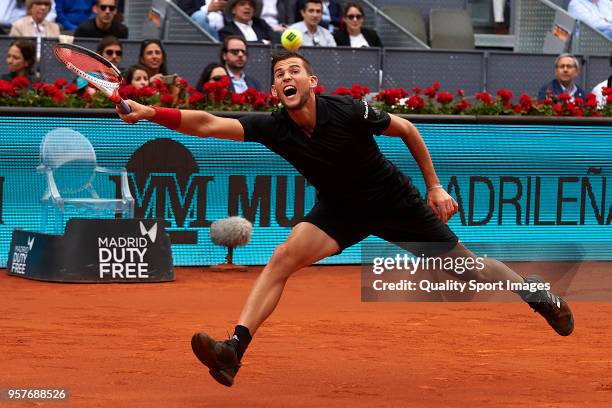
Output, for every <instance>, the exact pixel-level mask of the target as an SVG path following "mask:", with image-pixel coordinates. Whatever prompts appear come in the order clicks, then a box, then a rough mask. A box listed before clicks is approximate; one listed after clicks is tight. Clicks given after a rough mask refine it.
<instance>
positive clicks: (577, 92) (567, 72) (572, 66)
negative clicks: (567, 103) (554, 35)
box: [538, 54, 586, 101]
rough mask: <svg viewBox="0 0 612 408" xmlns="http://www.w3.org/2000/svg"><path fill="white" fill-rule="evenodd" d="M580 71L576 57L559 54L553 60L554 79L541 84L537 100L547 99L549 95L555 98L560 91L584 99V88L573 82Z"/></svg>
mask: <svg viewBox="0 0 612 408" xmlns="http://www.w3.org/2000/svg"><path fill="white" fill-rule="evenodd" d="M579 73H580V64H579V63H578V59H577V58H576V57H574V56H573V55H572V54H561V55H559V56H558V57H557V59H556V60H555V79H553V80H552V81H551V82H549V83H547V84H544V85H542V87H541V88H540V92H538V101H542V100H545V99H548V98H549V97H553V98H556V97H558V96H559V95H560V94H562V93H567V94H569V96H570V97H571V99H570V100H571V101H574V98H582V99H583V100H584V99H585V96H586V92H584V89H582V88H581V87H579V86H578V85H576V84H575V81H576V78H577V77H578V74H579Z"/></svg>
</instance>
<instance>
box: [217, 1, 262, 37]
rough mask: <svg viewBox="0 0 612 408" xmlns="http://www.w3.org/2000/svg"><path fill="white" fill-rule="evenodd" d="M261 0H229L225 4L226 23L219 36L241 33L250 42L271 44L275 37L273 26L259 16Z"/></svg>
mask: <svg viewBox="0 0 612 408" xmlns="http://www.w3.org/2000/svg"><path fill="white" fill-rule="evenodd" d="M261 7H262V5H261V0H229V1H228V2H227V5H226V6H225V10H224V13H225V18H226V24H225V27H223V28H222V29H221V30H219V38H220V39H221V40H224V39H225V37H227V36H230V35H241V36H243V37H244V38H246V40H247V41H249V42H263V43H264V44H270V43H271V42H272V39H273V38H274V32H273V31H272V27H270V26H269V25H268V23H266V22H265V21H264V20H262V19H261V18H259V17H258V16H259V15H260V13H261Z"/></svg>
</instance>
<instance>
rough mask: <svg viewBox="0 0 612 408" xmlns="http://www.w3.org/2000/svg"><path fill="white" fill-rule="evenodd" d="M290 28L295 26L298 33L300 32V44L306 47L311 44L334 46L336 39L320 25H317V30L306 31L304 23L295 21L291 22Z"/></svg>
mask: <svg viewBox="0 0 612 408" xmlns="http://www.w3.org/2000/svg"><path fill="white" fill-rule="evenodd" d="M289 27H290V28H295V29H296V30H298V31H299V32H300V33H302V45H305V46H307V47H312V46H320V47H335V46H336V40H334V37H333V36H332V35H331V33H330V32H329V30H326V29H325V28H323V27H321V26H317V31H315V32H314V34H313V33H311V32H310V31H308V27H306V23H304V22H303V21H300V22H297V23H295V24H291V25H290V26H289Z"/></svg>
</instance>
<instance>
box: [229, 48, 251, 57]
mask: <svg viewBox="0 0 612 408" xmlns="http://www.w3.org/2000/svg"><path fill="white" fill-rule="evenodd" d="M227 52H229V53H230V54H232V55H238V54H240V53H243V54H244V55H247V50H243V49H241V48H232V49H230V50H227Z"/></svg>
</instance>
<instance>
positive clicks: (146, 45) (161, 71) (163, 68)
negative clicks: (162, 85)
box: [138, 40, 168, 82]
mask: <svg viewBox="0 0 612 408" xmlns="http://www.w3.org/2000/svg"><path fill="white" fill-rule="evenodd" d="M138 63H139V64H140V65H142V66H143V67H145V68H146V69H147V74H149V81H150V82H153V81H155V80H157V79H161V77H162V76H164V75H168V67H167V57H166V51H165V50H164V47H163V46H162V44H161V41H159V40H144V41H143V42H142V43H141V44H140V53H139V54H138Z"/></svg>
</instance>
